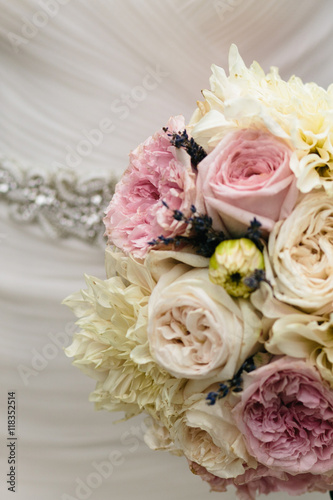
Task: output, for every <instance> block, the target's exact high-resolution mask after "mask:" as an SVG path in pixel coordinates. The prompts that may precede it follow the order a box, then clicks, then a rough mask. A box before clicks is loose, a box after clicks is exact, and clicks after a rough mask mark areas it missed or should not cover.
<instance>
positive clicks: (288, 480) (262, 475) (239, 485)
mask: <svg viewBox="0 0 333 500" xmlns="http://www.w3.org/2000/svg"><path fill="white" fill-rule="evenodd" d="M189 465H190V469H191V470H192V472H193V473H194V474H196V475H198V476H200V477H201V479H202V480H203V481H206V482H207V483H208V484H209V486H210V487H211V491H218V492H224V491H227V487H228V486H230V485H233V486H235V487H236V490H237V495H238V498H239V499H240V500H255V499H256V495H269V494H270V493H273V492H282V491H283V492H285V493H287V494H288V495H292V496H296V495H303V493H310V492H312V491H320V492H321V493H324V492H326V491H329V490H331V489H332V487H333V477H329V476H326V475H321V474H318V475H317V474H310V473H307V474H297V475H296V476H292V475H291V474H287V473H285V472H277V471H272V470H270V469H268V468H267V467H265V466H264V465H258V467H257V469H247V470H246V471H245V473H244V474H241V475H240V476H237V477H235V478H230V479H223V478H221V477H218V476H215V475H214V474H211V473H210V472H208V471H207V470H206V469H205V468H204V467H202V466H201V465H199V464H197V463H195V462H190V463H189Z"/></svg>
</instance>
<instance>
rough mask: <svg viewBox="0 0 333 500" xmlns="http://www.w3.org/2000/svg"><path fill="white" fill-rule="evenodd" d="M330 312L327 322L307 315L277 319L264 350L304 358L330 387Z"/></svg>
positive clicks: (332, 330)
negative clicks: (314, 367) (315, 368)
mask: <svg viewBox="0 0 333 500" xmlns="http://www.w3.org/2000/svg"><path fill="white" fill-rule="evenodd" d="M332 333H333V314H332V315H331V318H330V320H329V321H323V318H322V317H318V316H311V315H309V314H288V315H287V316H284V317H283V318H280V319H278V320H277V321H276V322H275V323H274V325H273V327H272V330H271V332H270V336H269V340H268V341H267V342H266V343H265V347H266V349H267V351H268V352H270V353H272V354H277V355H280V354H285V355H287V356H293V357H294V358H305V359H308V360H309V361H310V362H311V363H312V364H313V365H315V366H316V367H317V369H318V371H319V373H320V375H321V376H322V377H323V379H325V380H327V381H328V382H329V383H330V385H331V387H333V336H332Z"/></svg>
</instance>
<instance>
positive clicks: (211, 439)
mask: <svg viewBox="0 0 333 500" xmlns="http://www.w3.org/2000/svg"><path fill="white" fill-rule="evenodd" d="M236 401H237V398H236V397H235V396H233V395H229V396H228V397H227V399H223V400H220V401H218V402H217V403H216V404H215V405H214V406H208V405H207V402H206V401H205V400H204V399H201V400H199V401H197V402H195V403H193V404H192V405H191V406H190V407H189V408H188V409H187V410H186V412H185V413H184V415H183V416H182V417H181V418H180V419H179V420H178V421H177V422H176V423H175V424H174V426H173V428H172V429H171V430H170V433H171V436H173V439H174V441H175V443H178V444H179V446H180V448H181V449H182V450H183V453H184V455H185V456H186V458H187V459H188V460H190V461H193V462H196V463H197V464H200V465H201V466H203V467H205V468H206V469H207V471H209V472H210V473H212V474H214V475H216V476H218V477H221V478H229V477H235V476H237V475H239V474H243V473H244V471H245V468H244V465H247V466H249V467H256V465H257V463H256V460H255V459H254V458H253V457H251V456H250V455H249V454H248V452H247V450H246V446H245V443H244V440H243V438H242V435H241V433H240V432H239V430H238V428H237V427H236V425H235V423H234V419H233V417H232V415H231V410H232V408H233V406H234V404H235V402H236Z"/></svg>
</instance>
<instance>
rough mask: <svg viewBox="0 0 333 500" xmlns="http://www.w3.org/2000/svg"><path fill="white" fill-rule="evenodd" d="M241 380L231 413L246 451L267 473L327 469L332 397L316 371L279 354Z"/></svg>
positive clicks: (332, 465)
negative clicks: (240, 393) (239, 396)
mask: <svg viewBox="0 0 333 500" xmlns="http://www.w3.org/2000/svg"><path fill="white" fill-rule="evenodd" d="M244 379H245V386H244V391H243V392H242V396H241V401H240V402H239V403H238V404H237V405H236V406H235V408H234V409H233V415H234V417H235V420H236V424H237V426H238V428H239V429H240V431H241V432H242V434H243V437H244V439H245V443H246V446H247V449H248V452H249V453H250V454H251V455H252V456H254V457H255V458H256V459H257V460H258V462H260V463H262V464H264V465H266V466H267V467H268V468H270V469H272V470H277V471H284V472H288V473H291V474H302V473H307V472H311V473H314V474H322V473H326V472H329V471H332V470H333V393H332V392H331V391H330V390H329V388H328V386H327V385H326V383H324V382H323V381H322V380H321V378H320V376H319V374H318V372H317V371H316V369H315V368H314V367H312V366H311V365H310V364H308V363H307V362H306V361H305V360H299V359H295V358H291V357H288V356H285V357H278V358H274V359H273V361H272V362H271V363H269V364H268V365H265V366H262V367H260V368H258V369H257V370H255V371H253V372H251V373H250V374H248V375H246V376H245V377H244Z"/></svg>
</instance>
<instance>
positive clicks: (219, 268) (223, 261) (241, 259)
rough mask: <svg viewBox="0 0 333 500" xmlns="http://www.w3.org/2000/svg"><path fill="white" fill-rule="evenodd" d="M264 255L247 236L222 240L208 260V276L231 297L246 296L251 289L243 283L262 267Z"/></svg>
mask: <svg viewBox="0 0 333 500" xmlns="http://www.w3.org/2000/svg"><path fill="white" fill-rule="evenodd" d="M264 268H265V264H264V256H263V254H262V253H261V252H260V250H259V249H258V248H257V247H256V245H255V244H254V243H253V241H251V240H249V239H248V238H240V239H238V240H226V241H222V243H220V244H219V245H218V246H217V247H216V248H215V253H214V255H213V256H212V257H211V259H210V261H209V278H210V280H211V281H212V282H213V283H215V284H216V285H220V286H223V288H225V290H226V291H227V292H228V293H229V295H232V296H233V297H244V298H247V297H248V296H249V295H250V293H251V292H253V289H251V288H250V287H248V286H247V285H246V284H245V283H244V278H249V277H250V276H251V275H252V274H253V273H254V271H255V270H256V269H264Z"/></svg>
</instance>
